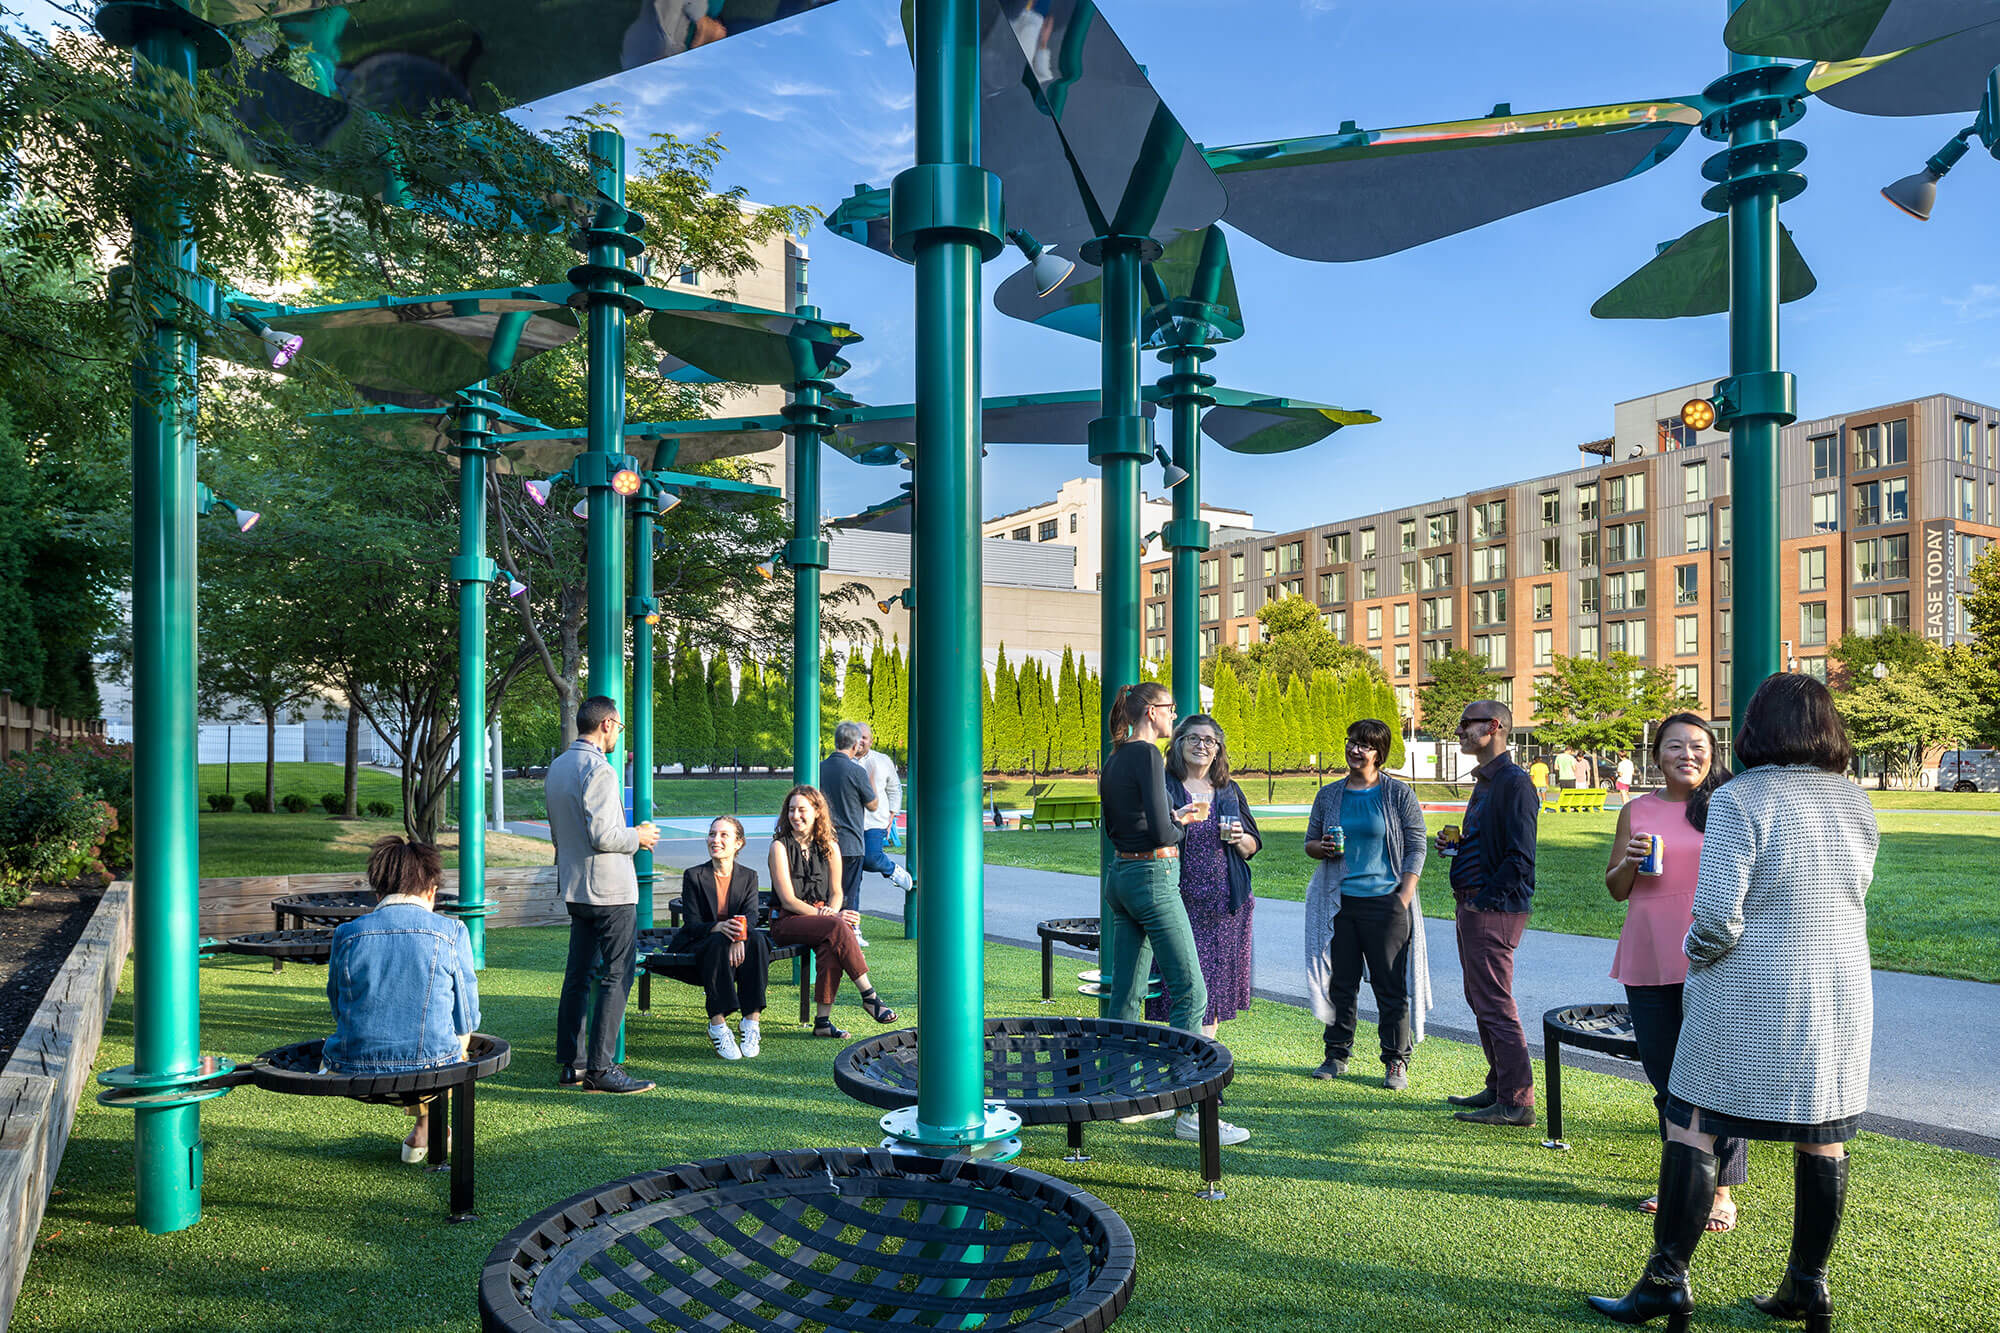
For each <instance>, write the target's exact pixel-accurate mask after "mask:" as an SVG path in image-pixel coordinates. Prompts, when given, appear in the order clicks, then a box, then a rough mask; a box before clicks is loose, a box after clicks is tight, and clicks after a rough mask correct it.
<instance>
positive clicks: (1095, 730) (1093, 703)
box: [1083, 671, 1104, 773]
mask: <svg viewBox="0 0 2000 1333" xmlns="http://www.w3.org/2000/svg"><path fill="white" fill-rule="evenodd" d="M1083 715H1084V717H1085V718H1086V719H1087V721H1086V723H1085V725H1086V727H1087V728H1088V729H1089V730H1088V732H1087V734H1088V735H1089V737H1090V744H1089V746H1087V747H1086V749H1085V751H1084V765H1083V768H1084V772H1086V773H1095V772H1096V771H1097V767H1098V763H1099V753H1098V748H1099V744H1100V742H1101V740H1102V737H1103V733H1104V677H1102V676H1100V675H1099V674H1098V673H1097V672H1095V671H1092V672H1089V673H1087V674H1086V675H1085V676H1084V681H1083Z"/></svg>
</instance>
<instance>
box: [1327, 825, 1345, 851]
mask: <svg viewBox="0 0 2000 1333" xmlns="http://www.w3.org/2000/svg"><path fill="white" fill-rule="evenodd" d="M1329 831H1330V832H1331V833H1332V834H1333V854H1334V855H1335V856H1345V855H1346V854H1347V830H1346V829H1344V828H1342V827H1341V826H1340V825H1338V824H1335V825H1334V826H1333V828H1332V829H1331V830H1329Z"/></svg>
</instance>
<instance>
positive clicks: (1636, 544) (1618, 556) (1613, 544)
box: [1604, 522, 1646, 565]
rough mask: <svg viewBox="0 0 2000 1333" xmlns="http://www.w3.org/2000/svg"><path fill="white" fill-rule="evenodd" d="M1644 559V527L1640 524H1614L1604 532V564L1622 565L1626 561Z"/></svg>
mask: <svg viewBox="0 0 2000 1333" xmlns="http://www.w3.org/2000/svg"><path fill="white" fill-rule="evenodd" d="M1645 558H1646V525H1645V524H1644V523H1643V522H1640V523H1614V524H1613V525H1611V526H1610V527H1608V528H1606V529H1605V530H1604V563H1605V564H1607V565H1617V564H1623V563H1624V562H1625V561H1627V560H1644V559H1645Z"/></svg>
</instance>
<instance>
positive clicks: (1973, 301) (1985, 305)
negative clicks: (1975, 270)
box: [1944, 282, 2000, 320]
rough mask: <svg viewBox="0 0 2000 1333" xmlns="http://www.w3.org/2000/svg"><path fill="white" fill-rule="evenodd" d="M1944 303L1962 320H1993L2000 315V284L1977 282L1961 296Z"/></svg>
mask: <svg viewBox="0 0 2000 1333" xmlns="http://www.w3.org/2000/svg"><path fill="white" fill-rule="evenodd" d="M1944 303H1945V304H1946V305H1948V306H1950V307H1951V308H1952V309H1953V310H1956V311H1957V312H1958V317H1959V318H1960V319H1962V320H1974V319H1991V318H1993V316H1995V315H2000V284H1996V283H1991V282H1975V283H1973V284H1972V285H1971V286H1970V287H1968V288H1966V289H1965V290H1964V291H1963V292H1961V293H1960V294H1959V295H1957V296H1947V297H1945V298H1944Z"/></svg>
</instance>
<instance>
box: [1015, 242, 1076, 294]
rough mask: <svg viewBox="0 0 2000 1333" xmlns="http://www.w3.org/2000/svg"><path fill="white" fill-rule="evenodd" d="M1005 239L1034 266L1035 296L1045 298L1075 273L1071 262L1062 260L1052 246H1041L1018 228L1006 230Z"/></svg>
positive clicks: (1074, 266) (1074, 265)
mask: <svg viewBox="0 0 2000 1333" xmlns="http://www.w3.org/2000/svg"><path fill="white" fill-rule="evenodd" d="M1007 239H1008V240H1010V241H1012V242H1013V243H1014V248H1015V249H1017V250H1019V251H1020V252H1021V254H1022V255H1023V256H1024V257H1025V258H1026V259H1027V261H1028V262H1029V263H1030V264H1032V265H1033V266H1034V270H1035V295H1036V296H1047V295H1048V294H1049V293H1050V292H1052V291H1054V290H1055V289H1056V288H1058V287H1060V286H1062V285H1063V282H1064V281H1065V280H1066V279H1067V278H1068V277H1069V275H1070V274H1072V273H1074V272H1076V264H1075V262H1074V261H1073V260H1068V259H1064V258H1063V257H1062V256H1061V255H1059V254H1057V253H1056V248H1055V247H1054V246H1053V245H1043V244H1042V243H1041V242H1040V241H1038V240H1036V239H1035V238H1034V237H1033V236H1032V235H1030V234H1029V233H1028V232H1027V231H1024V230H1023V229H1021V228H1020V227H1010V228H1008V230H1007Z"/></svg>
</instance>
